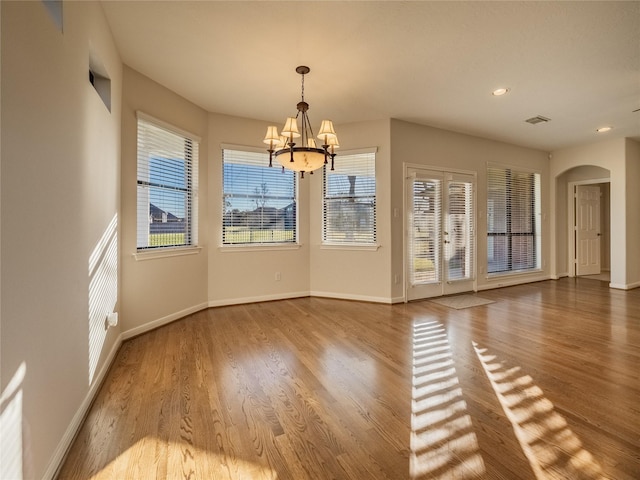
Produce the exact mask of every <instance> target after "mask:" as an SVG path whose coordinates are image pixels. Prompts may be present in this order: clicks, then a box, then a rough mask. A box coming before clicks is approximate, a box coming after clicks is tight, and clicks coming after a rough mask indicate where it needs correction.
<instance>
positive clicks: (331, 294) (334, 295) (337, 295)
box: [310, 291, 404, 304]
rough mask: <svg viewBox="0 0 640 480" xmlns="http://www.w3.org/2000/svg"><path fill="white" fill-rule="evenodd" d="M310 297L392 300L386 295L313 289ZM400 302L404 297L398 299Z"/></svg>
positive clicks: (367, 300) (383, 301)
mask: <svg viewBox="0 0 640 480" xmlns="http://www.w3.org/2000/svg"><path fill="white" fill-rule="evenodd" d="M310 295H311V296H312V297H324V298H337V299H338V300H356V301H359V302H372V303H389V304H390V303H393V300H392V299H391V298H388V297H371V296H368V295H351V294H343V293H335V292H318V291H313V292H311V293H310ZM400 301H401V302H403V301H404V299H401V300H400Z"/></svg>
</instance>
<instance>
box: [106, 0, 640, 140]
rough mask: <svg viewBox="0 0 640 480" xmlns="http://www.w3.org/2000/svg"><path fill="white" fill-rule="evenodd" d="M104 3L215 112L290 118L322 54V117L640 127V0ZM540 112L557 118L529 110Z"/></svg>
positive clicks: (149, 59)
mask: <svg viewBox="0 0 640 480" xmlns="http://www.w3.org/2000/svg"><path fill="white" fill-rule="evenodd" d="M103 7H104V11H105V13H106V16H107V19H108V22H109V24H110V26H111V29H112V31H113V35H114V37H115V41H116V44H117V47H118V49H119V51H120V54H121V56H122V59H123V61H124V63H125V64H127V65H129V66H130V67H132V68H133V69H135V70H138V71H139V72H141V73H143V74H145V75H147V76H149V77H151V78H152V79H154V80H156V81H157V82H159V83H161V84H162V85H164V86H166V87H168V88H169V89H171V90H173V91H174V92H176V93H178V94H180V95H182V96H183V97H185V98H187V99H189V100H191V101H192V102H194V103H196V104H198V105H200V106H201V107H203V108H204V109H206V110H208V111H211V112H218V113H223V114H229V115H236V116H241V117H248V118H254V119H260V120H267V121H271V122H274V123H275V124H277V125H278V126H279V128H281V126H282V125H281V123H283V122H284V119H285V117H287V116H291V115H295V113H296V108H295V106H296V103H297V102H298V101H299V99H300V76H299V75H298V74H297V73H296V72H295V67H296V66H298V65H308V66H309V67H310V68H311V73H310V74H309V75H307V76H306V77H305V100H306V101H307V102H308V103H309V104H310V109H309V116H310V118H311V121H312V126H313V127H314V129H316V130H317V128H318V127H319V124H320V121H321V120H322V119H324V118H330V119H332V120H333V121H334V123H336V124H337V125H338V126H339V125H340V124H343V123H350V122H361V121H366V120H374V119H383V118H398V119H402V120H407V121H411V122H416V123H420V124H425V125H431V126H435V127H440V128H445V129H448V130H454V131H458V132H463V133H468V134H472V135H478V136H482V137H485V138H490V139H495V140H500V141H505V142H509V143H513V144H516V145H522V146H527V147H533V148H537V149H541V150H545V151H552V150H555V149H559V148H563V147H568V146H573V145H578V144H583V143H591V142H596V141H600V140H603V139H605V138H612V137H633V138H636V139H638V140H640V112H635V113H633V111H634V110H637V109H640V2H639V1H631V2H609V1H604V2H598V1H594V2H480V1H472V2H426V1H414V2H403V1H386V2H369V1H349V2H333V1H332V2H312V1H300V2H270V1H258V2H244V1H230V2H219V1H198V2H190V1H162V2H151V1H122V2H120V1H105V2H103ZM502 86H506V87H509V88H510V92H509V93H508V94H507V95H505V96H503V97H494V96H492V95H491V92H492V91H493V90H494V89H496V88H497V87H502ZM536 115H541V116H544V117H547V118H550V119H551V121H550V122H548V123H543V124H538V125H530V124H528V123H525V120H526V119H527V118H530V117H534V116H536ZM605 125H610V126H612V127H613V130H612V131H611V132H609V133H606V134H596V133H595V130H596V128H598V127H601V126H605ZM338 133H339V131H338Z"/></svg>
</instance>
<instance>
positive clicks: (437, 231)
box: [409, 179, 442, 285]
mask: <svg viewBox="0 0 640 480" xmlns="http://www.w3.org/2000/svg"><path fill="white" fill-rule="evenodd" d="M441 199H442V180H439V179H431V180H426V179H414V181H413V211H412V212H411V215H412V222H411V225H412V229H411V232H410V234H411V242H410V249H409V262H410V263H409V264H410V265H411V272H410V282H411V285H420V284H426V283H436V282H439V281H440V267H441V266H440V256H441V255H440V246H441V244H442V228H441V218H442V204H441Z"/></svg>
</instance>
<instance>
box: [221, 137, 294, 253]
mask: <svg viewBox="0 0 640 480" xmlns="http://www.w3.org/2000/svg"><path fill="white" fill-rule="evenodd" d="M296 181H297V180H296V175H295V172H293V171H291V170H283V169H281V168H277V167H271V168H270V167H269V155H268V154H266V153H263V152H253V151H246V150H237V149H231V148H223V150H222V183H223V187H222V190H223V198H222V208H223V212H222V215H223V216H222V244H223V245H247V244H253V245H255V244H291V243H296V241H297V224H298V221H297V208H296V205H297V195H296Z"/></svg>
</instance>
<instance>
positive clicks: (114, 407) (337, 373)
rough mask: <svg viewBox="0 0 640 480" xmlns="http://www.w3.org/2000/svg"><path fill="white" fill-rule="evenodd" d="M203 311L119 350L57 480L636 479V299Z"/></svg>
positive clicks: (552, 289) (306, 301) (511, 297)
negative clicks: (460, 307) (458, 307)
mask: <svg viewBox="0 0 640 480" xmlns="http://www.w3.org/2000/svg"><path fill="white" fill-rule="evenodd" d="M477 295H478V296H480V297H483V298H487V299H491V300H495V303H492V304H490V305H485V306H478V307H473V308H467V309H463V310H454V309H451V308H447V307H444V306H440V305H436V304H435V303H433V302H430V301H420V302H414V303H410V304H406V305H403V304H400V305H393V306H391V305H380V304H372V303H361V302H350V301H343V300H333V299H323V298H302V299H295V300H283V301H274V302H268V303H261V304H250V305H239V306H230V307H220V308H212V309H209V310H205V311H202V312H199V313H197V314H194V315H191V316H189V317H187V318H185V319H183V320H180V321H177V322H174V323H172V324H170V325H167V326H165V327H162V328H160V329H158V330H155V331H152V332H150V333H147V334H145V335H143V336H140V337H137V338H134V339H132V340H130V341H127V342H125V343H124V344H123V346H122V348H121V350H120V352H119V353H118V356H117V358H116V360H115V362H114V365H113V366H112V368H111V370H110V372H109V374H108V376H107V379H106V381H105V383H104V385H103V387H102V389H101V391H100V393H99V395H98V397H97V399H96V401H95V403H94V405H93V407H92V408H91V411H90V414H89V415H88V418H87V419H86V421H85V423H84V425H83V427H82V429H81V431H80V433H79V435H78V437H77V439H76V441H75V443H74V445H73V446H72V448H71V451H70V453H69V455H68V457H67V460H66V462H65V463H64V465H63V466H62V468H61V471H60V474H59V477H58V478H60V479H82V480H86V479H165V478H168V479H278V480H284V479H295V480H301V479H345V480H346V479H358V480H363V479H385V478H386V479H409V478H413V479H508V480H513V479H522V480H527V479H547V478H549V479H601V478H608V479H615V480H624V479H634V480H637V479H639V478H640V289H636V290H631V291H627V292H625V291H619V290H610V289H609V288H607V284H606V283H603V282H599V281H596V280H589V279H582V278H577V279H573V278H571V279H570V278H565V279H562V280H559V281H547V282H541V283H534V284H529V285H523V286H517V287H511V288H504V289H499V290H491V291H485V292H481V293H479V294H477Z"/></svg>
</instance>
